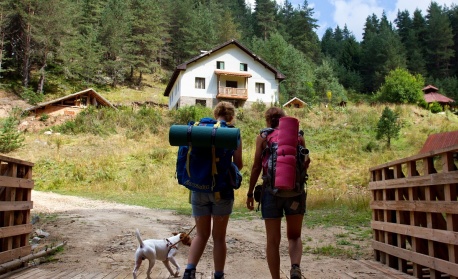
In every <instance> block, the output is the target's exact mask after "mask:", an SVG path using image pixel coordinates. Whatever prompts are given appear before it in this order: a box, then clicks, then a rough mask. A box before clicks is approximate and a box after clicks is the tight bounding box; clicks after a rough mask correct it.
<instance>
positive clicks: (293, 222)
mask: <svg viewBox="0 0 458 279" xmlns="http://www.w3.org/2000/svg"><path fill="white" fill-rule="evenodd" d="M303 218H304V215H289V216H286V235H287V237H288V250H289V257H290V259H291V265H293V264H297V265H300V264H301V259H302V240H301V232H302V220H303Z"/></svg>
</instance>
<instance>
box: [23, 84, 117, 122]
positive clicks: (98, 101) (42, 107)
mask: <svg viewBox="0 0 458 279" xmlns="http://www.w3.org/2000/svg"><path fill="white" fill-rule="evenodd" d="M88 106H96V107H100V106H106V107H111V108H113V109H116V108H115V107H114V106H113V105H112V104H111V103H110V102H109V101H108V100H106V99H105V98H104V97H102V96H101V95H100V94H99V93H97V92H96V91H95V90H94V89H92V88H89V89H86V90H83V91H80V92H77V93H73V94H70V95H67V96H65V97H62V98H58V99H55V100H52V101H48V102H44V103H40V104H38V105H36V106H33V107H30V108H27V109H26V110H25V111H28V112H29V113H30V114H34V115H35V116H39V115H42V114H48V115H52V116H59V115H70V116H73V115H76V114H78V113H79V112H81V111H82V110H83V109H85V108H87V107H88Z"/></svg>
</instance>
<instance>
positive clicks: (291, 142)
mask: <svg viewBox="0 0 458 279" xmlns="http://www.w3.org/2000/svg"><path fill="white" fill-rule="evenodd" d="M265 120H266V124H267V127H268V128H266V129H263V130H261V132H260V134H259V135H258V136H257V137H256V151H255V155H254V162H253V166H252V169H251V176H250V181H249V189H248V192H247V201H246V205H247V208H248V209H249V210H253V209H254V202H255V199H256V201H257V202H259V203H260V206H261V214H262V218H263V219H264V224H265V228H266V256H267V264H268V266H269V270H270V274H271V276H272V278H273V279H279V278H280V252H279V249H280V240H281V220H282V218H283V215H285V216H286V235H287V238H288V251H289V257H290V261H291V269H290V277H289V278H290V279H301V278H302V273H301V269H300V263H301V259H302V240H301V232H302V221H303V218H304V214H305V209H306V208H305V205H306V204H305V203H306V197H307V193H306V187H305V186H306V180H307V177H308V176H307V168H308V166H309V164H310V158H309V156H308V149H306V147H305V140H304V138H303V133H302V131H299V128H298V127H299V121H298V120H297V119H295V118H293V117H286V115H285V112H284V111H283V110H282V109H280V108H277V107H272V108H269V109H268V110H267V111H266V113H265ZM261 173H262V179H263V183H262V185H259V186H256V184H257V182H258V178H259V175H260V174H261ZM255 188H256V191H255Z"/></svg>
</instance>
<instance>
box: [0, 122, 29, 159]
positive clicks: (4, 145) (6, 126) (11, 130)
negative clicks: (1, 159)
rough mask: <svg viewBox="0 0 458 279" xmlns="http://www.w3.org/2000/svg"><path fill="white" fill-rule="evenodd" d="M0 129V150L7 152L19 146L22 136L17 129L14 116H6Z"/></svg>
mask: <svg viewBox="0 0 458 279" xmlns="http://www.w3.org/2000/svg"><path fill="white" fill-rule="evenodd" d="M2 124H3V125H2V128H1V130H0V152H2V153H8V152H11V151H13V150H16V149H18V148H20V147H21V146H22V145H23V144H22V143H23V142H24V137H23V136H22V134H21V132H19V131H18V130H17V124H18V121H17V120H16V118H14V117H11V116H10V117H7V118H6V119H5V120H4V122H3V123H2Z"/></svg>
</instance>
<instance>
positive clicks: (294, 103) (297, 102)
mask: <svg viewBox="0 0 458 279" xmlns="http://www.w3.org/2000/svg"><path fill="white" fill-rule="evenodd" d="M306 105H307V103H306V102H304V101H302V100H301V99H299V98H297V97H294V98H292V99H291V100H289V101H288V102H286V103H285V104H284V105H283V107H285V108H291V107H292V108H303V107H305V106H306Z"/></svg>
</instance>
